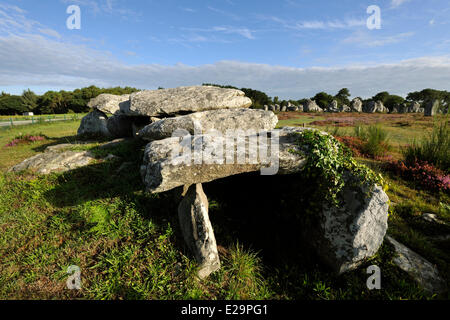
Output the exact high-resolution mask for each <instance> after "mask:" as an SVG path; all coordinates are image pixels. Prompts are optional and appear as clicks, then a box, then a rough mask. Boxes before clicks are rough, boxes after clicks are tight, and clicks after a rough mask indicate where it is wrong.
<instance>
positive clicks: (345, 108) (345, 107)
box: [339, 104, 352, 112]
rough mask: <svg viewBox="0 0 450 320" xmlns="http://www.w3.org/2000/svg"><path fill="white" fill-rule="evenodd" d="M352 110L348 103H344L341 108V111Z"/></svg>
mask: <svg viewBox="0 0 450 320" xmlns="http://www.w3.org/2000/svg"><path fill="white" fill-rule="evenodd" d="M351 111H352V110H351V109H350V107H349V106H348V105H346V104H343V105H342V106H341V107H340V108H339V112H351Z"/></svg>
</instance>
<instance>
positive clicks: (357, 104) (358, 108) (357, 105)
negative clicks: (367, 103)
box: [350, 98, 363, 112]
mask: <svg viewBox="0 0 450 320" xmlns="http://www.w3.org/2000/svg"><path fill="white" fill-rule="evenodd" d="M362 106H363V103H362V101H361V99H359V98H354V99H353V100H352V102H351V104H350V109H351V111H352V112H362Z"/></svg>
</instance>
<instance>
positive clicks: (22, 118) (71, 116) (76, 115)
mask: <svg viewBox="0 0 450 320" xmlns="http://www.w3.org/2000/svg"><path fill="white" fill-rule="evenodd" d="M86 114H87V113H66V114H42V115H34V116H19V115H15V116H1V115H0V122H10V121H11V119H12V120H13V122H14V121H26V120H34V121H36V122H39V121H47V120H48V119H64V120H66V119H67V120H79V119H81V118H83V117H84V116H85V115H86Z"/></svg>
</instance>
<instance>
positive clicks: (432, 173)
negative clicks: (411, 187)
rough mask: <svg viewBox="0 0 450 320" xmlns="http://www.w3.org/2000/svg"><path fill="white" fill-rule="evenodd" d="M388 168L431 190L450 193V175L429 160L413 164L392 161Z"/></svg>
mask: <svg viewBox="0 0 450 320" xmlns="http://www.w3.org/2000/svg"><path fill="white" fill-rule="evenodd" d="M387 169H388V170H390V171H392V172H394V173H395V174H397V175H399V176H400V177H402V178H403V179H405V180H409V181H412V182H414V183H415V184H417V185H418V186H420V187H422V188H423V189H426V190H429V191H437V192H439V191H443V192H446V193H450V175H445V173H444V172H443V171H442V170H440V169H438V168H436V167H434V166H433V165H431V164H429V163H427V162H415V163H413V164H412V165H409V164H405V163H404V162H403V161H395V162H394V161H391V162H388V164H387Z"/></svg>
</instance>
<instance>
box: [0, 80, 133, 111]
mask: <svg viewBox="0 0 450 320" xmlns="http://www.w3.org/2000/svg"><path fill="white" fill-rule="evenodd" d="M136 91H139V90H138V89H136V88H131V87H125V88H122V87H115V88H98V87H96V86H90V87H86V88H81V89H76V90H73V91H65V90H61V91H47V92H46V93H44V94H43V95H37V94H35V93H34V92H33V91H31V90H29V89H28V90H25V91H23V93H22V95H11V94H8V93H5V92H2V93H1V95H0V115H16V114H19V115H20V114H23V113H24V112H33V113H34V114H64V113H82V112H88V111H89V107H88V106H87V103H88V102H89V100H90V99H92V98H95V97H96V96H98V95H99V94H102V93H110V94H117V95H122V94H129V93H132V92H136Z"/></svg>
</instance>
